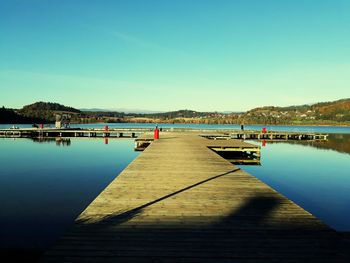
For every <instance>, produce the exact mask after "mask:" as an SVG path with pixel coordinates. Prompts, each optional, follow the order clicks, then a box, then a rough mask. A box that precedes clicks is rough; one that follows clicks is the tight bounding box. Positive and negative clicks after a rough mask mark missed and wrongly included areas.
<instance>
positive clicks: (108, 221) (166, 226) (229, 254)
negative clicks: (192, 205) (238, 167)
mask: <svg viewBox="0 0 350 263" xmlns="http://www.w3.org/2000/svg"><path fill="white" fill-rule="evenodd" d="M229 173H232V171H230V172H228V173H224V174H219V175H217V176H214V177H211V178H209V179H207V180H204V181H200V182H198V183H195V184H193V185H190V186H188V187H185V188H182V189H180V190H178V191H175V192H173V193H170V194H168V195H165V196H163V197H160V198H158V199H155V200H153V201H151V202H148V203H145V204H144V205H141V206H138V207H136V208H134V209H131V210H129V211H125V212H123V213H120V214H115V215H111V216H108V217H104V218H103V219H102V220H100V221H98V222H95V223H91V222H89V221H84V220H81V221H78V222H77V223H76V225H75V226H74V228H73V229H72V231H71V232H69V233H68V234H67V235H65V236H64V237H63V238H62V239H61V240H60V242H58V244H57V245H56V246H55V247H54V249H52V250H50V251H49V252H48V253H47V255H46V258H44V262H116V261H118V262H130V261H131V262H233V261H238V262H348V259H349V258H348V256H349V255H347V254H346V249H347V247H348V245H346V242H344V240H343V238H342V237H341V236H340V234H339V233H337V232H336V231H333V230H331V229H329V228H328V227H326V226H324V225H323V224H321V227H320V225H319V224H315V221H314V220H315V219H314V218H313V217H310V221H308V220H301V221H298V219H297V218H296V217H295V218H294V219H293V215H291V216H290V217H288V218H286V220H285V221H283V220H275V219H274V218H273V217H271V214H272V213H274V212H276V211H278V212H279V210H278V208H279V206H280V205H281V203H283V202H285V199H283V198H278V197H275V196H271V195H269V194H268V193H263V192H262V193H260V194H257V195H255V196H251V197H250V198H247V201H246V202H245V203H244V205H242V206H241V207H240V208H239V209H236V210H233V211H232V212H231V213H230V214H228V215H225V216H222V215H221V216H219V215H218V216H215V215H213V216H205V215H203V216H189V215H184V216H182V217H179V216H172V214H171V213H169V214H165V215H164V216H158V217H156V216H149V214H147V213H146V215H144V214H145V211H146V210H147V209H148V208H149V207H151V206H153V205H155V204H159V203H161V202H163V201H166V200H167V199H169V198H173V197H176V196H177V195H181V194H182V193H184V192H186V191H191V190H192V189H194V188H196V187H198V186H199V185H202V184H205V183H207V182H209V181H213V180H216V179H218V178H220V177H223V176H225V175H227V174H229ZM322 226H324V227H322ZM346 246H347V247H346Z"/></svg>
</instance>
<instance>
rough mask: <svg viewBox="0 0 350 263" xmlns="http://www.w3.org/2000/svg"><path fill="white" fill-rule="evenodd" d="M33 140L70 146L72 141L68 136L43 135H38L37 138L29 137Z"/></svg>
mask: <svg viewBox="0 0 350 263" xmlns="http://www.w3.org/2000/svg"><path fill="white" fill-rule="evenodd" d="M31 140H32V141H33V142H36V143H55V144H56V146H70V145H71V143H72V141H71V139H70V138H61V137H56V138H45V137H38V138H31Z"/></svg>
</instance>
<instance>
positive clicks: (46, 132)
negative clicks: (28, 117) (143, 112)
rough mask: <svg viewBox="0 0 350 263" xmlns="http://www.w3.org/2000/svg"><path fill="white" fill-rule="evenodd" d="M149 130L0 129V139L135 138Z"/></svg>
mask: <svg viewBox="0 0 350 263" xmlns="http://www.w3.org/2000/svg"><path fill="white" fill-rule="evenodd" d="M149 131H151V129H143V128H134V129H128V128H123V129H108V130H105V129H55V128H44V129H39V128H31V129H2V130H0V137H7V138H9V137H10V138H21V137H30V138H37V137H51V138H52V137H90V138H95V137H111V138H136V137H138V136H140V135H141V134H143V133H145V132H149Z"/></svg>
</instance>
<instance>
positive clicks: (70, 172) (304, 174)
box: [0, 124, 350, 249]
mask: <svg viewBox="0 0 350 263" xmlns="http://www.w3.org/2000/svg"><path fill="white" fill-rule="evenodd" d="M104 125H105V124H99V125H94V127H96V126H98V127H104ZM108 125H109V126H111V127H120V125H121V126H123V127H125V124H115V125H111V124H108ZM132 126H133V125H132ZM175 126H176V127H179V128H181V127H189V126H190V127H193V128H204V127H206V128H207V126H205V125H204V126H203V125H175ZM208 126H209V127H210V128H212V129H217V128H227V127H228V126H226V125H217V126H212V125H208ZM231 126H232V125H231ZM231 126H230V127H231ZM0 127H1V126H0ZM88 127H92V125H88ZM128 127H130V125H128ZM135 127H154V125H153V124H142V125H140V124H138V125H136V126H135ZM162 127H168V126H166V125H164V126H163V125H162ZM169 127H174V125H169ZM254 127H255V128H256V129H260V128H261V126H254ZM235 128H236V129H237V128H239V127H238V126H235ZM249 128H251V127H249ZM277 128H278V129H286V130H288V126H279V127H277ZM271 129H272V127H271ZM289 129H290V130H301V131H317V132H327V133H329V132H333V133H334V134H331V135H330V138H329V141H328V142H324V143H306V142H303V143H267V145H266V146H265V147H263V148H262V165H261V166H241V167H242V168H243V169H245V170H246V171H248V172H249V173H251V174H253V175H254V176H256V177H257V178H259V179H260V180H262V181H264V182H265V183H267V184H268V185H270V186H271V187H273V188H274V189H276V190H277V191H279V192H281V193H282V194H284V195H285V196H287V197H288V198H290V199H291V200H293V201H294V202H296V203H297V204H299V205H300V206H302V207H303V208H304V209H306V210H308V211H309V212H311V213H312V214H314V215H316V216H317V217H318V218H320V219H321V220H323V221H324V222H325V223H326V224H328V225H329V226H331V227H333V228H334V229H336V230H339V231H350V205H349V204H350V127H306V126H300V127H289ZM311 129H312V130H311ZM276 130H277V129H276ZM252 143H255V144H260V143H259V142H252ZM133 146H134V143H133V140H130V139H109V141H108V144H105V141H104V139H97V138H96V139H87V138H86V139H84V138H71V139H69V140H62V141H56V140H50V141H45V142H36V141H33V140H30V139H5V138H2V139H0V167H1V169H0V200H1V204H0V213H1V215H0V233H1V235H0V248H1V249H4V248H18V247H24V248H46V247H47V246H49V245H51V244H52V243H53V242H54V241H55V240H56V239H57V238H58V237H59V236H60V235H61V234H62V233H63V232H64V231H65V230H66V229H67V228H69V226H70V225H71V224H72V222H73V221H74V219H75V218H76V217H77V216H78V215H79V214H80V212H81V211H82V210H83V209H84V208H85V207H86V206H87V205H88V204H89V203H90V202H91V201H92V200H93V199H94V198H95V197H96V196H97V195H98V194H99V193H100V192H101V191H102V190H103V189H104V188H105V187H106V186H107V185H108V184H109V183H110V182H111V181H112V180H113V179H114V178H115V177H116V176H117V175H118V174H119V173H120V171H122V170H123V169H124V168H125V167H126V166H127V165H128V164H129V163H130V162H131V161H132V160H133V159H134V158H135V157H136V156H137V155H138V153H137V152H134V151H133Z"/></svg>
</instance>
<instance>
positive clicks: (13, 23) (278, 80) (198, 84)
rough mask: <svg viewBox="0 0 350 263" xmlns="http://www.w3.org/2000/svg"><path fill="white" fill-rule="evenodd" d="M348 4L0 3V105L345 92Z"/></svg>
mask: <svg viewBox="0 0 350 263" xmlns="http://www.w3.org/2000/svg"><path fill="white" fill-rule="evenodd" d="M349 14H350V1H349V0H329V1H323V0H300V1H298V0H290V1H289V0H275V1H272V0H255V1H254V0H241V1H238V0H211V1H209V0H208V1H205V0H144V1H141V0H129V1H127V0H110V1H108V0H40V1H39V0H35V1H34V0H0V106H2V105H5V106H7V107H15V108H16V107H17V108H19V107H22V106H23V105H25V104H29V103H33V102H35V101H39V100H40V101H51V102H58V103H62V104H65V105H69V106H73V107H76V108H94V107H95V108H132V109H148V110H160V111H166V110H177V109H193V110H200V111H212V110H218V111H240V110H247V109H250V108H253V107H257V106H264V105H279V106H287V105H296V104H306V103H313V102H318V101H330V100H335V99H340V98H347V97H350V15H349Z"/></svg>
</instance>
